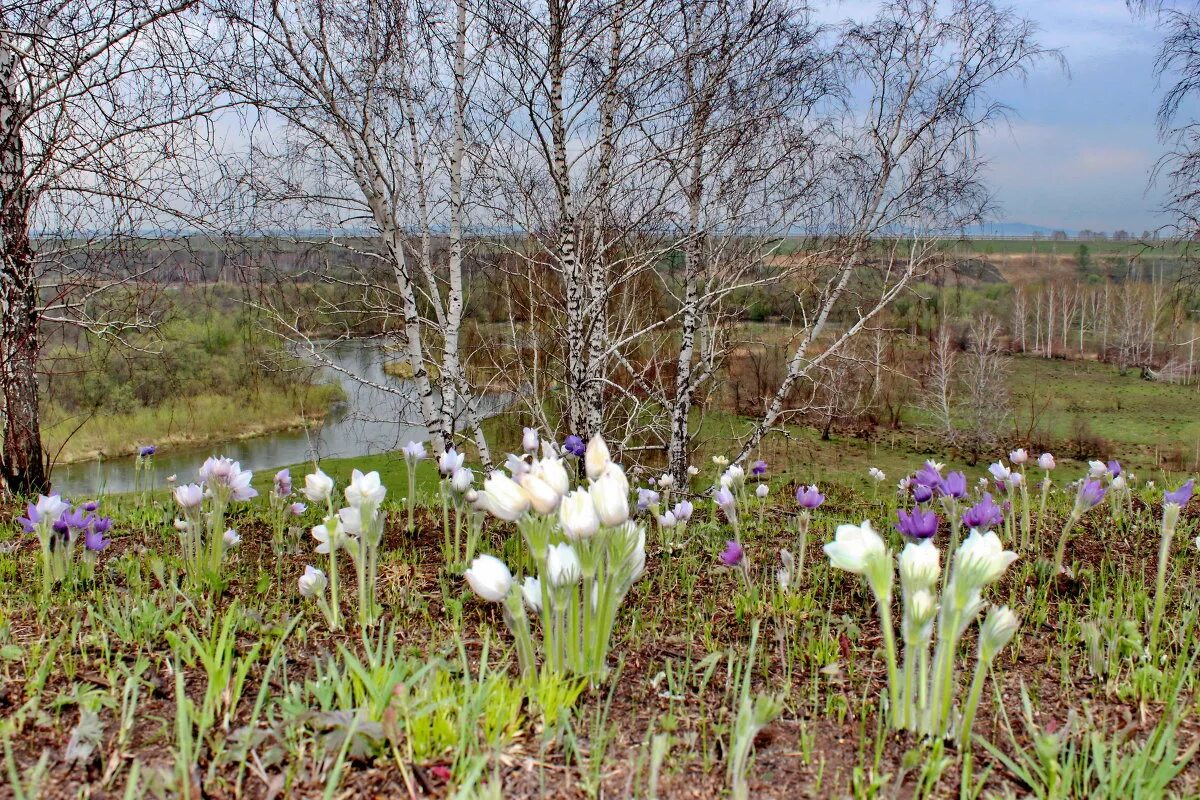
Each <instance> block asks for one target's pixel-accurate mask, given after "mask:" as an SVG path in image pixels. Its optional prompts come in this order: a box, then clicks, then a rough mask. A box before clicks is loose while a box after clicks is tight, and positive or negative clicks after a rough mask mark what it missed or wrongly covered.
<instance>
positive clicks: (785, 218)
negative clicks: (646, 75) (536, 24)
mask: <svg viewBox="0 0 1200 800" xmlns="http://www.w3.org/2000/svg"><path fill="white" fill-rule="evenodd" d="M669 22H670V24H669V25H666V26H664V28H663V31H662V47H663V50H664V51H665V53H664V58H665V60H666V63H667V65H668V68H667V69H666V70H665V71H664V73H665V74H664V86H663V90H664V92H665V94H666V96H667V97H668V98H674V103H673V107H672V108H670V109H669V110H668V111H667V113H666V114H665V118H666V120H667V124H666V125H665V126H662V127H661V128H660V130H658V131H657V132H656V133H655V134H653V135H652V136H651V137H650V138H651V141H652V145H653V147H654V148H655V152H656V153H657V158H658V159H659V160H661V161H662V162H663V163H664V164H665V165H666V166H667V174H668V176H669V180H670V184H669V187H668V191H669V192H670V196H672V197H674V198H676V200H675V201H674V202H675V205H676V207H677V209H678V211H677V212H676V213H675V214H673V215H672V218H673V219H677V220H679V223H678V236H679V238H680V239H681V240H682V241H683V253H682V255H683V270H682V280H681V281H680V282H679V285H678V286H677V287H676V286H675V285H672V284H673V282H670V283H668V288H669V289H670V290H671V291H672V294H674V295H675V300H676V302H677V307H678V311H677V312H676V313H677V323H678V336H679V345H678V348H677V352H676V355H675V359H674V364H673V371H674V376H675V380H674V387H673V390H672V392H671V393H670V394H669V395H668V396H667V402H666V405H667V407H668V408H669V413H670V441H669V444H668V447H667V466H668V469H669V470H670V472H671V473H672V474H673V475H674V477H675V479H676V480H677V481H679V482H681V483H682V482H684V481H685V480H686V478H687V468H688V466H689V457H690V455H691V438H692V430H691V412H692V409H693V404H694V400H695V397H696V395H697V393H698V392H699V391H701V389H702V388H703V387H704V386H705V385H706V384H707V383H708V381H710V380H711V379H712V377H713V375H714V374H715V372H716V368H717V367H718V366H719V358H720V355H721V351H720V348H719V347H716V346H714V345H715V343H716V342H717V341H718V340H719V330H718V329H717V328H715V327H714V326H715V325H716V324H718V323H719V322H720V321H721V320H722V319H725V318H728V317H729V315H728V314H725V315H723V314H721V313H720V308H721V305H722V303H723V302H725V301H726V300H727V298H729V296H730V295H731V294H732V293H733V292H734V291H736V290H738V289H742V288H746V287H748V286H752V285H755V284H756V283H758V282H765V281H769V280H780V279H784V280H786V279H788V278H789V277H790V276H792V275H793V274H794V273H795V272H796V271H797V269H798V268H800V267H801V266H802V265H803V264H804V263H805V262H806V260H807V259H803V260H789V259H788V256H787V255H786V254H781V257H780V258H778V259H772V258H771V255H772V253H773V252H774V251H775V250H776V249H777V248H778V246H779V244H780V240H781V236H780V235H781V232H783V233H786V232H787V231H788V230H790V229H791V228H793V227H794V225H795V223H796V222H797V220H798V219H802V218H804V217H805V215H806V212H808V211H809V210H810V209H808V208H806V203H807V202H810V201H811V196H812V189H813V187H814V186H815V184H816V176H815V174H814V172H813V170H812V164H813V159H812V154H813V150H814V148H815V141H816V137H817V136H818V135H819V131H820V122H819V121H818V120H816V119H815V118H816V116H817V114H816V112H815V109H816V108H817V107H818V104H819V103H820V102H822V101H823V100H825V99H826V98H827V96H828V95H829V94H830V93H831V92H832V90H833V84H832V77H833V76H832V75H831V73H830V70H829V69H828V67H829V60H830V59H829V57H828V54H827V53H824V52H822V51H821V50H820V49H819V36H820V31H819V30H818V29H817V28H816V27H815V26H813V25H812V24H811V23H810V21H809V20H808V18H807V16H806V15H805V14H804V13H803V12H802V10H800V9H797V8H796V7H795V6H794V5H792V4H789V3H779V2H774V1H773V0H751V1H750V2H741V3H739V2H726V0H687V1H686V2H680V3H678V4H677V6H675V7H674V9H673V11H672V13H671V14H670V16H669ZM812 257H813V254H809V256H808V258H812ZM764 259H765V260H767V261H768V262H770V263H771V268H770V272H772V273H773V274H772V275H771V276H770V277H769V278H764V276H763V275H762V274H761V269H760V267H761V265H762V263H763V261H764ZM668 281H669V278H668Z"/></svg>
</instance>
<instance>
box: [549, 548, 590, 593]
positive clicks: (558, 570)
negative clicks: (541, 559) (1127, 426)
mask: <svg viewBox="0 0 1200 800" xmlns="http://www.w3.org/2000/svg"><path fill="white" fill-rule="evenodd" d="M546 577H547V578H548V579H549V581H550V585H551V586H568V585H570V584H572V583H576V582H577V581H579V580H581V579H582V578H583V566H582V565H581V564H580V563H579V554H578V553H576V552H575V548H574V547H571V545H569V544H567V543H566V542H559V543H558V544H555V545H551V546H550V547H548V548H546Z"/></svg>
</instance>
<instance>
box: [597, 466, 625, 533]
mask: <svg viewBox="0 0 1200 800" xmlns="http://www.w3.org/2000/svg"><path fill="white" fill-rule="evenodd" d="M588 494H590V495H591V497H592V504H593V505H594V506H595V507H596V516H597V517H599V518H600V524H601V525H605V526H607V527H610V528H615V527H616V526H617V525H620V524H621V523H623V522H625V521H626V520H628V519H629V482H628V481H627V480H626V479H625V473H624V472H622V471H621V468H620V467H617V466H616V465H615V464H614V465H611V467H610V468H609V469H607V470H605V471H604V473H603V474H602V475H600V476H599V478H598V479H596V480H594V481H593V482H592V485H591V486H589V487H588Z"/></svg>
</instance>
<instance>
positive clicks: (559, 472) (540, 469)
mask: <svg viewBox="0 0 1200 800" xmlns="http://www.w3.org/2000/svg"><path fill="white" fill-rule="evenodd" d="M529 471H530V473H531V474H533V475H536V476H537V477H538V478H540V479H542V480H543V481H545V482H546V483H547V484H549V486H550V488H552V489H553V490H554V491H555V492H557V493H558V494H559V495H564V494H566V493H567V492H568V491H570V489H571V477H570V476H569V475H568V474H567V467H566V465H565V464H564V463H563V460H562V459H561V458H559V457H558V456H555V455H547V456H543V457H542V458H541V460H539V461H535V462H534V463H533V465H532V466H531V467H530V469H529Z"/></svg>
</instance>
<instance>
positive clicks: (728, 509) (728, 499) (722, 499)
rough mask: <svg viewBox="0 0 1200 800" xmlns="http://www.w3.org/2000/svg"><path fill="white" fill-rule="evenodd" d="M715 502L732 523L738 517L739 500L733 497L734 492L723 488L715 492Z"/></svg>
mask: <svg viewBox="0 0 1200 800" xmlns="http://www.w3.org/2000/svg"><path fill="white" fill-rule="evenodd" d="M713 502H714V503H716V504H717V505H718V506H720V507H721V510H722V511H724V512H725V516H726V517H728V518H729V519H730V521H732V520H733V519H735V518H736V517H737V498H735V497H734V496H733V492H731V491H729V488H728V487H726V486H722V487H721V488H720V489H717V490H716V491H715V492H713Z"/></svg>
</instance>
